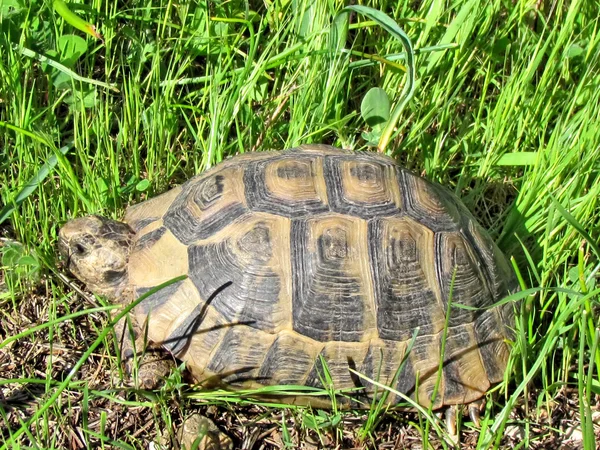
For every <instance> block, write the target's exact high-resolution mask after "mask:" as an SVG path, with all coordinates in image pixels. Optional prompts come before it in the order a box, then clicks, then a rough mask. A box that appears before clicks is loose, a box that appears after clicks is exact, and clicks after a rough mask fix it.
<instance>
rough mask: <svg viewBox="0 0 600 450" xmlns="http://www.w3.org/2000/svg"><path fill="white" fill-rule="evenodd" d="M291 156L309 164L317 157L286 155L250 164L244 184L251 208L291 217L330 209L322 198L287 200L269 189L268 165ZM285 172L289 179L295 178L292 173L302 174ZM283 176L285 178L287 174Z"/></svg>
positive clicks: (245, 173)
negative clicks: (274, 194) (266, 178)
mask: <svg viewBox="0 0 600 450" xmlns="http://www.w3.org/2000/svg"><path fill="white" fill-rule="evenodd" d="M291 158H294V159H297V160H298V161H306V162H307V163H309V164H310V163H311V162H312V161H314V159H315V158H314V157H312V156H310V157H302V156H300V155H284V156H282V157H278V158H271V159H268V160H266V161H256V162H254V163H251V164H249V165H248V167H247V168H246V171H245V172H244V186H245V194H246V201H247V203H248V207H249V208H250V209H251V210H253V211H262V212H268V213H271V214H279V215H282V216H285V217H290V218H295V217H305V216H309V215H314V214H318V213H322V212H327V211H329V205H328V204H327V203H324V202H323V201H321V200H320V199H311V200H306V199H299V200H287V199H282V198H279V197H274V196H273V195H272V194H271V192H269V190H268V189H267V183H266V181H265V172H266V167H267V166H268V165H269V164H272V163H274V162H275V161H280V160H284V159H291ZM279 169H284V168H279ZM279 169H278V174H277V175H278V176H280V177H281V175H280V174H279ZM286 169H287V167H286ZM283 174H287V175H289V179H291V178H294V177H292V176H291V175H292V174H295V175H297V177H298V178H299V177H300V175H301V174H302V171H295V172H294V171H289V172H288V171H287V170H285V171H283ZM308 176H309V177H312V176H313V174H311V173H309V174H308ZM281 178H285V176H284V177H281Z"/></svg>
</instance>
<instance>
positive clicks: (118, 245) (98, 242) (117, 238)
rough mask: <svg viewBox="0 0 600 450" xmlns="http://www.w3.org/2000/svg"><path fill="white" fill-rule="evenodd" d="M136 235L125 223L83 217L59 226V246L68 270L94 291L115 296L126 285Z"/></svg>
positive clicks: (97, 217)
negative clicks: (128, 265) (128, 263)
mask: <svg viewBox="0 0 600 450" xmlns="http://www.w3.org/2000/svg"><path fill="white" fill-rule="evenodd" d="M134 234H135V233H134V232H133V230H132V229H131V228H130V227H129V225H127V224H125V223H123V222H117V221H116V220H111V219H107V218H105V217H100V216H87V217H81V218H78V219H74V220H71V221H69V222H67V223H66V224H65V225H64V226H63V227H62V228H61V229H60V231H59V239H58V249H59V251H60V253H61V254H62V256H63V258H65V260H66V261H67V267H68V268H69V270H70V271H71V272H72V273H73V275H75V276H76V277H77V278H79V279H80V280H81V281H83V282H84V283H85V284H86V285H87V287H88V288H89V289H90V290H91V291H92V292H94V293H96V294H99V295H104V296H106V297H109V298H111V299H116V298H117V297H118V296H119V295H120V294H121V292H123V290H124V289H125V287H126V285H127V281H128V277H127V262H128V260H129V253H130V252H131V246H132V242H133V236H134Z"/></svg>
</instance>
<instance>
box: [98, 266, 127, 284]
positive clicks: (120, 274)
mask: <svg viewBox="0 0 600 450" xmlns="http://www.w3.org/2000/svg"><path fill="white" fill-rule="evenodd" d="M124 277H125V270H124V269H123V270H107V271H106V272H104V274H103V278H104V281H105V282H106V283H108V284H110V285H114V284H120V283H121V281H122V280H123V278H124Z"/></svg>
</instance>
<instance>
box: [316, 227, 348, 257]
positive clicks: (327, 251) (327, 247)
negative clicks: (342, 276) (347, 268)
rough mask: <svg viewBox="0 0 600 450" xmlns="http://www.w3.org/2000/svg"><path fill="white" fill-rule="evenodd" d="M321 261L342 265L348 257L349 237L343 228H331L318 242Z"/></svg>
mask: <svg viewBox="0 0 600 450" xmlns="http://www.w3.org/2000/svg"><path fill="white" fill-rule="evenodd" d="M317 242H318V244H317V246H318V248H319V256H320V258H321V261H325V262H326V263H327V264H331V265H340V264H343V261H344V260H345V259H346V258H347V257H348V237H347V236H346V231H345V230H344V229H343V228H331V229H329V230H326V231H325V233H324V234H323V235H321V236H319V238H318V240H317Z"/></svg>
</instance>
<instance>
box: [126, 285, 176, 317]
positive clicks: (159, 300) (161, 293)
mask: <svg viewBox="0 0 600 450" xmlns="http://www.w3.org/2000/svg"><path fill="white" fill-rule="evenodd" d="M184 281H185V280H180V281H177V282H175V283H172V284H170V285H168V286H166V287H164V288H162V289H160V290H158V291H156V292H155V293H154V294H151V295H150V296H149V297H147V298H145V299H144V300H142V301H141V303H139V304H138V305H137V306H136V308H137V309H138V310H139V311H141V312H142V314H148V313H149V312H151V311H152V310H155V309H158V308H160V307H161V306H162V305H164V304H165V303H166V302H168V301H169V299H170V298H171V297H172V296H173V294H175V292H177V290H178V289H179V287H180V286H181V283H183V282H184ZM151 289H154V288H148V287H144V288H137V289H136V290H135V294H136V298H140V297H141V296H142V295H144V294H145V293H146V292H148V291H150V290H151Z"/></svg>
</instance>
